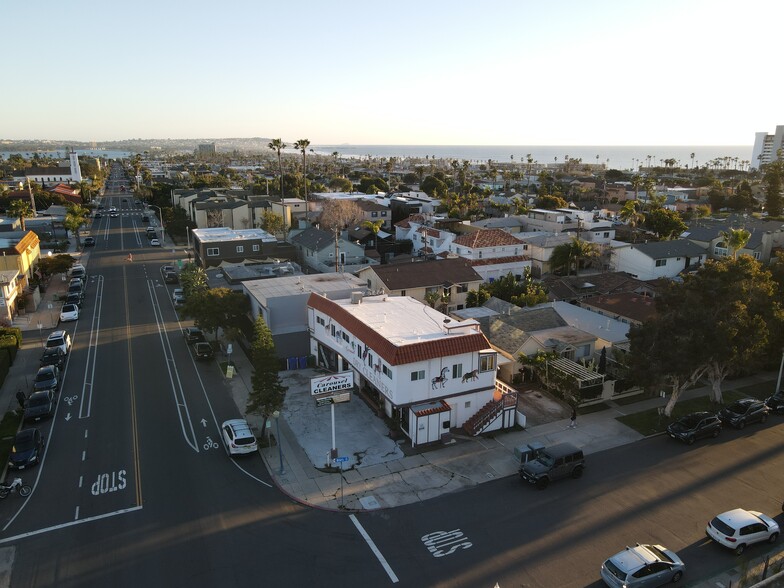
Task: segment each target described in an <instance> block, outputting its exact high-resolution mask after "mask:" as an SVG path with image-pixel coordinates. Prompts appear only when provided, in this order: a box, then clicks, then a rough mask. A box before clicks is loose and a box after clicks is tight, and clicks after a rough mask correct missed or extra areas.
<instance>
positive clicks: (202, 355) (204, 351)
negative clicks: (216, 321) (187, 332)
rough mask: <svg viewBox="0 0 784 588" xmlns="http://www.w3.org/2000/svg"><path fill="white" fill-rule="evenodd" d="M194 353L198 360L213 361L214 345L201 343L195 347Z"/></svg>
mask: <svg viewBox="0 0 784 588" xmlns="http://www.w3.org/2000/svg"><path fill="white" fill-rule="evenodd" d="M193 352H194V353H195V354H196V359H212V357H213V356H214V355H215V352H214V351H213V350H212V345H210V344H209V343H207V342H206V341H199V342H198V343H196V344H195V345H194V346H193Z"/></svg>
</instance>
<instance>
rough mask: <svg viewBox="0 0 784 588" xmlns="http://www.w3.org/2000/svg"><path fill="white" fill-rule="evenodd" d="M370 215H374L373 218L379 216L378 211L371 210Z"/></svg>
mask: <svg viewBox="0 0 784 588" xmlns="http://www.w3.org/2000/svg"><path fill="white" fill-rule="evenodd" d="M370 216H372V217H373V218H376V217H377V216H378V213H377V212H371V213H370Z"/></svg>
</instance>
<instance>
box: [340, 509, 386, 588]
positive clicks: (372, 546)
mask: <svg viewBox="0 0 784 588" xmlns="http://www.w3.org/2000/svg"><path fill="white" fill-rule="evenodd" d="M348 518H350V519H351V522H352V523H354V526H355V527H356V528H357V531H359V534H360V535H362V538H363V539H364V540H365V542H366V543H367V544H368V547H370V550H371V551H372V552H373V554H374V555H375V556H376V558H378V561H379V562H380V563H381V566H382V567H383V568H384V570H385V571H386V573H387V575H388V576H389V579H390V580H392V583H393V584H397V582H398V579H397V576H396V575H395V572H393V571H392V568H391V567H390V566H389V564H388V563H387V560H386V559H384V556H383V555H381V552H380V551H379V550H378V547H376V544H375V543H373V540H372V539H371V538H370V535H368V534H367V531H365V529H364V527H362V525H360V524H359V521H358V520H357V517H355V516H354V515H353V514H352V515H349V516H348Z"/></svg>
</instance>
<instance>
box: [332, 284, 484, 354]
mask: <svg viewBox="0 0 784 588" xmlns="http://www.w3.org/2000/svg"><path fill="white" fill-rule="evenodd" d="M333 302H334V303H335V304H338V305H339V306H341V307H342V308H343V309H344V310H345V311H346V312H349V313H350V314H351V315H352V316H354V318H356V319H357V320H359V321H361V322H363V323H364V324H365V325H367V326H368V327H370V328H371V329H373V330H374V331H376V332H377V333H378V334H379V335H381V336H382V337H384V338H385V339H387V340H388V341H389V342H391V343H393V344H394V345H397V346H400V345H410V344H412V343H420V342H424V341H434V340H438V339H443V338H444V337H445V336H448V335H450V334H451V335H468V334H473V333H478V332H479V323H478V322H476V321H474V320H467V321H462V322H459V321H456V320H454V319H450V318H449V317H448V316H446V315H445V314H442V313H440V312H438V311H437V310H435V309H434V308H430V307H429V306H428V305H427V304H422V303H421V302H419V301H418V300H414V299H413V298H411V297H410V296H366V297H364V298H363V299H362V301H361V302H360V303H359V304H353V303H352V302H351V300H350V299H346V298H344V299H341V300H333Z"/></svg>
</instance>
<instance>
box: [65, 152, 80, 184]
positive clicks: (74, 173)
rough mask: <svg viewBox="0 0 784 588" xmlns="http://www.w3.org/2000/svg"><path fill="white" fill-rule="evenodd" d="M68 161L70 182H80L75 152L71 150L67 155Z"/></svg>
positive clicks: (77, 159) (77, 157)
mask: <svg viewBox="0 0 784 588" xmlns="http://www.w3.org/2000/svg"><path fill="white" fill-rule="evenodd" d="M68 159H69V160H70V161H71V181H72V182H81V181H82V170H81V168H80V167H79V156H78V155H77V154H76V151H74V150H71V152H70V153H69V154H68Z"/></svg>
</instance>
